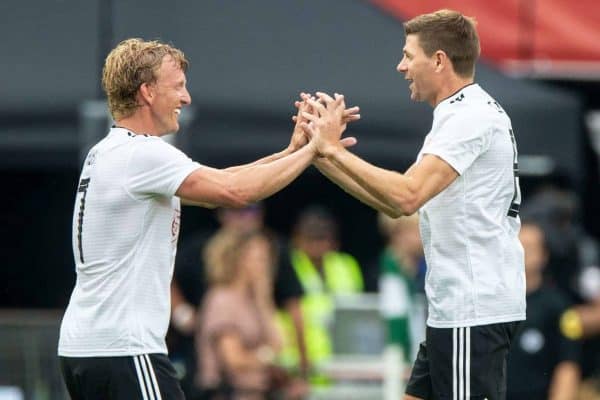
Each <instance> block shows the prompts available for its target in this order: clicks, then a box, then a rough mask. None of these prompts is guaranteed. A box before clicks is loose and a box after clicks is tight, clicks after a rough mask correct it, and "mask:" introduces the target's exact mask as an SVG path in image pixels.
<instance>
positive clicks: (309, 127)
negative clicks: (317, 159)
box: [300, 122, 315, 138]
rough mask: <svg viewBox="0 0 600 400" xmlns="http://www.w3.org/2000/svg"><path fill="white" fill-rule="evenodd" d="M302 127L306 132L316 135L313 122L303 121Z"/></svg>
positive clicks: (310, 135) (309, 134) (311, 135)
mask: <svg viewBox="0 0 600 400" xmlns="http://www.w3.org/2000/svg"><path fill="white" fill-rule="evenodd" d="M300 128H302V130H303V131H304V133H306V134H307V135H308V136H309V137H311V138H312V137H313V136H314V135H315V129H314V128H313V125H311V124H307V123H306V122H303V123H301V124H300Z"/></svg>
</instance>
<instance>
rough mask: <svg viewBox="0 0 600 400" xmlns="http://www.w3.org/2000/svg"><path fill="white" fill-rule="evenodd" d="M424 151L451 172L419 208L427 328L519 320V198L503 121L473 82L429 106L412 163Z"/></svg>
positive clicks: (522, 310)
mask: <svg viewBox="0 0 600 400" xmlns="http://www.w3.org/2000/svg"><path fill="white" fill-rule="evenodd" d="M426 154H432V155H435V156H437V157H440V158H441V159H442V160H444V161H445V162H447V163H448V164H449V165H450V166H452V168H454V169H455V170H456V172H458V174H459V176H458V177H457V179H456V180H455V181H454V182H452V183H451V184H450V185H449V186H448V187H447V188H446V189H444V190H443V191H442V192H441V193H439V194H438V195H437V196H435V197H434V198H432V199H431V200H429V201H428V202H427V203H426V204H425V205H424V206H423V207H421V209H420V210H419V216H420V229H421V235H422V240H423V247H424V251H425V259H426V262H427V274H426V278H425V292H426V294H427V299H428V303H429V313H428V314H429V315H428V319H427V325H428V326H431V327H434V328H451V327H466V326H475V325H486V324H493V323H500V322H509V321H517V320H523V319H525V268H524V259H523V248H522V247H521V243H520V242H519V238H518V234H519V229H520V220H519V216H518V212H519V204H520V201H521V195H520V189H519V180H518V164H517V147H516V142H515V138H514V135H513V132H512V128H511V122H510V119H509V117H508V116H507V115H506V113H505V112H504V110H503V109H502V108H501V107H500V106H499V105H498V103H496V101H495V100H494V99H493V98H492V97H490V95H489V94H487V93H486V92H485V91H484V90H483V89H482V88H481V87H480V86H479V85H477V84H471V85H468V86H466V87H464V88H463V89H461V90H460V91H459V92H458V93H456V94H454V95H453V96H451V97H450V98H447V99H445V100H444V101H442V102H441V103H439V104H438V105H437V107H436V108H435V110H434V112H433V125H432V128H431V132H430V133H429V134H428V135H427V137H426V138H425V143H424V144H423V148H422V149H421V151H420V152H419V156H418V158H417V161H420V160H421V158H422V157H423V156H424V155H426Z"/></svg>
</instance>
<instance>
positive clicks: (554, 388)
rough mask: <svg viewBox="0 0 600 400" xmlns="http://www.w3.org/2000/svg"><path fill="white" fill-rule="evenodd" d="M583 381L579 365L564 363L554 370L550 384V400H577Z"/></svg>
mask: <svg viewBox="0 0 600 400" xmlns="http://www.w3.org/2000/svg"><path fill="white" fill-rule="evenodd" d="M580 379H581V371H580V369H579V366H578V365H577V363H574V362H572V361H563V362H561V363H559V364H558V365H557V366H556V368H554V373H553V374H552V382H551V383H550V391H549V397H548V399H549V400H575V399H576V398H577V390H578V388H579V382H580Z"/></svg>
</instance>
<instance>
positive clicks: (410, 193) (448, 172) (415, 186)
mask: <svg viewBox="0 0 600 400" xmlns="http://www.w3.org/2000/svg"><path fill="white" fill-rule="evenodd" d="M319 96H320V97H321V101H322V102H323V103H324V104H321V103H319V102H316V101H314V100H308V102H309V104H310V105H311V106H312V107H313V110H314V113H313V114H309V113H307V112H304V113H303V117H305V118H306V119H307V120H309V121H311V123H310V124H308V123H303V124H302V127H303V128H304V130H305V132H306V133H307V134H308V135H309V136H310V137H311V138H312V141H313V142H315V145H316V146H317V149H318V151H319V153H320V154H322V155H324V156H325V157H327V159H328V160H329V161H330V162H331V163H332V164H333V166H334V167H335V168H337V169H339V170H340V171H341V172H343V173H344V174H346V175H348V177H349V178H351V179H352V181H354V182H355V183H356V184H357V185H358V186H359V187H360V188H361V189H363V190H364V191H366V192H367V193H369V194H370V195H371V196H372V197H373V198H375V199H376V200H377V202H378V203H375V204H374V206H376V208H378V207H377V206H378V205H380V204H384V205H385V207H381V208H378V209H379V210H380V211H382V212H384V213H386V214H388V215H390V216H392V217H398V216H401V215H410V214H412V213H414V212H415V211H417V210H418V209H419V208H420V207H421V206H422V205H423V204H425V203H426V202H427V201H428V200H429V199H431V198H432V197H434V196H435V195H437V194H438V193H440V192H441V191H442V190H444V189H445V188H446V187H447V186H448V185H449V184H450V183H452V182H453V181H454V180H455V179H456V178H457V177H458V173H457V172H456V171H455V170H454V169H453V168H452V167H451V166H450V165H449V164H448V163H446V162H445V161H443V160H442V159H441V158H439V157H437V156H434V155H425V156H424V157H423V158H422V159H421V161H420V162H419V163H418V164H416V165H413V166H412V167H411V168H410V169H409V170H408V171H407V173H406V174H401V173H398V172H395V171H390V170H386V169H383V168H379V167H376V166H374V165H372V164H370V163H368V162H366V161H365V160H363V159H361V158H360V157H358V156H356V155H354V154H352V153H350V152H349V151H347V150H345V149H344V148H343V147H342V146H340V145H339V138H340V135H341V132H342V122H341V112H342V110H343V109H344V107H345V105H344V102H343V96H340V95H336V99H335V100H333V99H332V98H331V97H329V96H327V95H325V94H319ZM350 187H351V185H350V183H349V182H348V181H346V182H345V183H344V188H346V189H348V191H349V192H350V193H353V192H352V191H351V190H350ZM355 191H356V190H355ZM353 194H354V193H353Z"/></svg>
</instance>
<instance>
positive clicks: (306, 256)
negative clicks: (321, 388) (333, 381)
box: [280, 206, 364, 383]
mask: <svg viewBox="0 0 600 400" xmlns="http://www.w3.org/2000/svg"><path fill="white" fill-rule="evenodd" d="M289 257H290V260H291V264H292V267H293V271H294V273H295V276H296V277H297V278H298V280H299V281H300V284H301V286H302V289H303V290H304V295H303V297H302V299H301V309H302V316H303V318H304V340H305V343H306V352H307V356H308V363H309V366H310V368H311V371H310V373H309V378H310V379H311V381H312V382H313V383H318V381H320V380H321V378H322V376H321V375H320V374H319V373H318V368H319V364H321V363H322V362H324V361H326V360H327V359H329V357H330V356H331V355H332V343H331V338H330V335H329V328H330V326H329V325H330V323H331V321H332V318H333V311H334V310H333V296H334V295H341V294H351V293H359V292H362V291H363V287H364V284H363V277H362V273H361V269H360V265H359V264H358V262H357V261H356V259H355V258H354V257H352V256H351V255H350V254H347V253H343V252H340V251H339V240H338V227H337V223H336V221H335V219H334V217H333V215H331V214H330V213H329V211H327V210H326V209H325V208H323V207H320V206H310V207H308V208H306V209H305V210H304V211H302V212H301V213H300V215H299V217H298V219H297V221H296V224H295V226H294V228H293V233H292V250H291V252H290V256H289ZM280 322H281V324H282V327H283V330H284V332H285V333H284V340H285V346H284V350H283V352H282V357H281V360H282V362H283V363H284V364H285V365H287V366H289V367H291V368H297V366H298V363H299V361H300V358H299V354H298V348H299V347H298V345H297V343H296V335H295V333H294V332H293V329H292V326H291V322H290V316H289V315H286V313H282V314H280Z"/></svg>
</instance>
